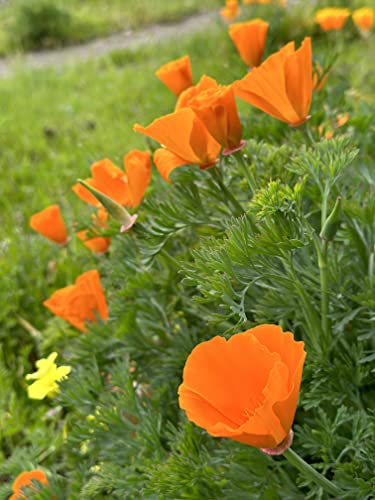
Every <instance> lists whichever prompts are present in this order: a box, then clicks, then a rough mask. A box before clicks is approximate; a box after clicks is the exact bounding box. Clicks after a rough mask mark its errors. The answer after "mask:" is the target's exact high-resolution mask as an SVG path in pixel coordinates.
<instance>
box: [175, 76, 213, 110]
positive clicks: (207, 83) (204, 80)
mask: <svg viewBox="0 0 375 500" xmlns="http://www.w3.org/2000/svg"><path fill="white" fill-rule="evenodd" d="M212 87H217V82H216V80H214V79H213V78H211V77H210V76H207V75H203V76H202V77H201V79H200V80H199V82H198V83H197V84H196V85H193V86H191V87H189V88H188V89H186V90H184V91H183V92H181V94H180V95H179V97H178V99H177V102H176V107H175V111H177V110H178V109H181V108H188V107H189V101H190V99H192V98H193V97H195V96H196V95H198V94H200V93H201V92H202V91H203V90H207V89H209V88H212Z"/></svg>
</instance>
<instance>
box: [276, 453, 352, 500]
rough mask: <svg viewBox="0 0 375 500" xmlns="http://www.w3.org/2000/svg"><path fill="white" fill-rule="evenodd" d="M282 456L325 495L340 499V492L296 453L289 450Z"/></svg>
mask: <svg viewBox="0 0 375 500" xmlns="http://www.w3.org/2000/svg"><path fill="white" fill-rule="evenodd" d="M283 455H284V456H285V458H286V459H287V460H288V462H289V463H290V464H291V465H293V466H294V467H295V468H296V469H298V470H299V471H300V472H301V474H303V475H304V476H305V477H306V478H307V479H311V481H314V482H315V483H316V484H318V485H319V486H320V487H321V488H323V489H324V490H325V491H326V492H327V493H330V494H331V495H333V496H334V497H337V498H341V497H342V493H343V492H342V491H341V489H340V488H338V487H337V486H335V485H334V484H333V483H331V481H329V480H328V479H327V478H325V477H324V476H323V475H322V474H320V472H318V471H317V470H315V469H314V468H313V467H311V465H309V464H308V463H307V462H305V461H304V460H303V459H302V458H301V457H300V456H299V455H298V454H297V453H296V452H294V451H293V450H292V449H291V448H288V449H287V450H286V451H284V453H283Z"/></svg>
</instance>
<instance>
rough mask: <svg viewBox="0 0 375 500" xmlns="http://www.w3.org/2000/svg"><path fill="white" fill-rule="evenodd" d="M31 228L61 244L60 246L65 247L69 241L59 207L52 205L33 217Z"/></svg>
mask: <svg viewBox="0 0 375 500" xmlns="http://www.w3.org/2000/svg"><path fill="white" fill-rule="evenodd" d="M30 227H31V228H32V229H34V230H35V231H38V233H40V234H42V235H43V236H45V237H46V238H48V239H49V240H51V241H54V242H55V243H60V245H64V244H65V243H66V242H67V241H68V233H67V230H66V226H65V223H64V220H63V218H62V215H61V212H60V207H59V206H58V205H50V206H49V207H47V208H45V209H44V210H42V211H41V212H38V213H36V214H34V215H32V216H31V218H30Z"/></svg>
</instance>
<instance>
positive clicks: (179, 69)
mask: <svg viewBox="0 0 375 500" xmlns="http://www.w3.org/2000/svg"><path fill="white" fill-rule="evenodd" d="M155 75H156V76H157V77H158V78H159V80H161V81H162V82H163V83H164V85H166V86H167V87H168V88H169V90H170V91H171V92H173V94H175V95H176V96H179V95H180V94H181V92H182V91H183V90H185V89H187V88H188V87H190V86H191V85H193V75H192V71H191V64H190V58H189V56H183V57H180V58H179V59H175V60H174V61H170V62H168V63H166V64H164V65H163V66H161V67H160V68H159V69H158V70H157V71H156V72H155Z"/></svg>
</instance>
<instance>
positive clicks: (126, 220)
mask: <svg viewBox="0 0 375 500" xmlns="http://www.w3.org/2000/svg"><path fill="white" fill-rule="evenodd" d="M78 182H79V183H80V184H82V186H84V187H85V188H86V189H87V190H88V191H89V192H90V193H91V194H92V195H93V196H95V198H97V200H98V201H99V202H100V203H101V204H102V205H103V207H104V208H105V209H106V211H107V212H108V213H109V215H110V216H111V217H113V218H114V219H115V220H116V221H117V222H119V223H120V224H122V228H125V229H124V231H125V230H127V229H129V228H130V227H132V225H133V224H134V222H135V220H136V218H137V216H135V215H130V214H129V212H128V211H127V210H126V209H125V208H124V207H123V206H121V205H120V204H119V203H117V201H115V200H112V199H111V198H109V197H108V196H106V195H105V194H103V193H101V192H100V191H98V190H97V189H95V188H93V187H92V186H90V185H89V184H87V183H86V182H85V181H82V180H81V179H78ZM121 231H122V232H123V229H121Z"/></svg>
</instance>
